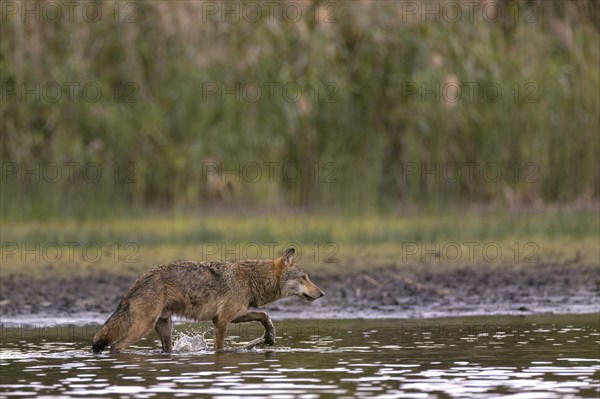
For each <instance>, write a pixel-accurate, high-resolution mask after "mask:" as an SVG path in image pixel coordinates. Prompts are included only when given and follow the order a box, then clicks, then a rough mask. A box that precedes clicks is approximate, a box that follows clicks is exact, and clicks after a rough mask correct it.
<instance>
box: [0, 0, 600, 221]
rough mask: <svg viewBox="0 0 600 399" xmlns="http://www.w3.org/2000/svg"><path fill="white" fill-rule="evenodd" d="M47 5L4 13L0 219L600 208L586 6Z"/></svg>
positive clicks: (591, 22)
mask: <svg viewBox="0 0 600 399" xmlns="http://www.w3.org/2000/svg"><path fill="white" fill-rule="evenodd" d="M25 3H27V4H28V7H30V8H32V7H33V9H35V7H38V10H39V13H40V16H41V18H39V21H36V20H35V18H31V16H28V15H25V14H23V9H22V7H24V6H23V4H25ZM49 3H53V4H58V3H56V2H48V1H31V2H13V4H16V5H17V6H18V7H21V8H18V9H17V11H15V10H14V8H9V9H7V8H6V7H5V6H3V7H4V8H3V9H2V12H3V14H2V18H3V21H2V24H1V25H0V31H1V39H0V68H1V71H2V74H1V75H2V76H1V84H2V102H1V104H0V106H1V114H2V121H1V122H0V127H1V136H2V150H1V151H2V162H3V170H2V173H3V175H2V179H3V181H2V186H3V188H2V193H1V196H2V197H1V198H2V214H3V215H4V216H14V217H29V216H33V217H47V216H50V215H106V214H109V213H110V214H114V213H118V212H126V211H130V210H131V209H145V208H148V207H152V208H168V209H173V208H176V209H187V208H196V207H212V206H218V205H223V206H227V207H229V206H236V207H239V208H257V207H258V208H265V207H266V208H302V209H327V210H338V209H344V210H349V211H358V210H360V211H379V210H384V211H385V210H389V209H396V208H398V207H402V206H409V205H415V206H417V207H429V206H435V207H437V206H442V207H443V206H446V205H456V204H467V203H488V204H494V205H499V206H505V205H506V206H514V205H521V204H546V203H557V202H559V203H562V202H573V201H584V202H585V201H594V200H597V199H598V196H599V194H600V172H599V169H598V153H599V150H600V137H599V135H598V131H599V127H600V126H599V125H600V123H599V119H598V115H599V111H600V109H599V107H600V100H599V94H598V93H600V53H599V52H600V50H599V48H600V45H599V44H600V35H599V23H598V21H599V19H600V13H599V12H598V3H596V2H594V1H572V2H558V1H556V2H554V1H551V2H547V1H496V2H491V1H482V2H481V3H478V4H477V7H476V8H475V9H474V10H473V12H472V13H470V11H469V10H468V9H467V8H465V6H464V4H463V3H461V2H450V1H440V2H411V1H404V2H403V1H339V2H337V1H335V2H312V1H302V2H299V1H294V2H292V1H288V2H282V3H278V4H279V5H278V6H277V7H276V8H268V6H267V5H265V3H258V2H257V3H251V4H253V5H254V7H255V8H252V9H251V8H249V6H248V5H247V4H250V3H241V2H239V3H237V2H230V3H228V5H226V4H225V3H223V2H209V1H191V0H190V1H177V2H167V1H140V2H113V1H97V2H93V3H87V2H82V3H77V4H78V6H77V8H76V9H75V13H74V17H73V18H72V19H71V20H70V19H67V17H68V15H66V14H64V12H66V11H68V10H62V11H63V16H62V18H61V19H59V20H58V22H56V14H52V12H53V9H52V8H48V7H49V6H48V4H49ZM490 3H493V4H494V5H496V6H497V9H498V10H501V12H502V13H503V14H502V15H503V17H502V18H497V17H494V15H493V14H491V12H490V14H489V15H486V14H483V13H482V10H483V9H484V8H485V7H486V5H488V4H490ZM88 4H94V5H93V6H90V7H92V8H93V9H99V10H101V16H100V17H98V18H96V19H95V20H94V21H93V22H92V18H90V17H89V15H92V16H93V14H92V11H93V9H92V8H90V9H88V10H86V12H88V14H87V15H85V16H83V14H82V12H83V8H84V6H86V5H88ZM432 4H433V6H432ZM449 4H450V5H449ZM434 6H436V7H437V14H435V12H434V14H427V13H424V12H423V10H425V7H434ZM44 7H46V11H45V14H44V11H43V10H44ZM227 7H229V8H227ZM284 7H287V8H286V13H284V12H282V10H283V9H284ZM411 7H413V8H411ZM415 7H416V8H415ZM457 7H458V8H460V11H461V12H462V15H461V17H460V18H457V14H456V13H455V11H456V9H458V8H457ZM435 9H436V8H435V7H434V10H435ZM227 10H229V11H227ZM256 10H259V14H256ZM298 10H299V11H298ZM415 10H416V11H415ZM477 10H479V11H477ZM492 11H493V10H492ZM471 17H472V18H471ZM57 87H59V88H60V91H57V90H58V89H57ZM98 93H100V95H98ZM59 94H60V95H59ZM53 168H54V169H53ZM56 170H58V171H59V173H60V175H59V176H58V177H56V176H57V175H56ZM98 171H100V177H98Z"/></svg>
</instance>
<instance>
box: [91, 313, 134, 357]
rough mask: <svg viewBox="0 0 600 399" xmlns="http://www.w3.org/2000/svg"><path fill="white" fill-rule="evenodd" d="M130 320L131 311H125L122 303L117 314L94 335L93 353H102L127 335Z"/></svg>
mask: <svg viewBox="0 0 600 399" xmlns="http://www.w3.org/2000/svg"><path fill="white" fill-rule="evenodd" d="M129 319H130V318H129V310H128V309H125V307H124V306H123V303H120V304H119V306H118V307H117V310H115V313H113V314H112V316H110V317H109V318H108V320H106V323H104V325H103V326H102V328H101V329H100V331H98V332H97V333H96V335H94V339H93V341H92V351H93V352H94V353H101V352H102V351H103V350H104V348H106V347H107V346H109V345H112V344H113V343H115V342H116V341H118V340H119V338H121V337H122V336H123V335H125V332H126V331H127V328H128V327H129Z"/></svg>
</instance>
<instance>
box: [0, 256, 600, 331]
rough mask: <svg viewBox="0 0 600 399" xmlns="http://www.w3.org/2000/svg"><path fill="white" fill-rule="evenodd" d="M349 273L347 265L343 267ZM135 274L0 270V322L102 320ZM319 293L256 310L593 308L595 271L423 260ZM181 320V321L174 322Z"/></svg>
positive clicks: (368, 313)
mask: <svg viewBox="0 0 600 399" xmlns="http://www.w3.org/2000/svg"><path fill="white" fill-rule="evenodd" d="M350 270H352V269H350ZM135 278H136V276H123V275H113V274H102V275H88V276H72V277H67V276H61V277H58V276H48V275H46V276H43V277H40V278H38V279H32V278H31V277H27V276H24V275H15V274H12V275H7V276H3V278H2V279H1V280H0V323H3V324H6V323H24V322H34V323H35V322H46V321H48V322H50V321H52V322H56V321H57V320H60V321H62V322H65V323H70V322H72V321H75V322H77V321H79V322H81V321H90V322H95V323H103V322H104V321H105V320H106V318H107V317H108V316H109V315H110V314H112V312H113V311H114V310H115V309H116V307H117V305H118V303H119V301H120V298H121V296H122V295H124V294H125V292H126V291H127V289H128V288H129V286H130V285H131V283H132V282H133V281H134V280H135ZM311 279H312V281H313V282H315V283H316V284H317V285H318V286H319V287H320V288H321V289H322V290H323V291H324V292H325V294H326V295H325V297H323V298H322V299H320V300H318V301H315V302H306V301H304V300H302V299H300V298H284V299H281V300H279V301H277V302H274V303H271V304H269V305H267V306H265V307H264V308H263V310H264V311H266V312H268V313H269V314H270V315H271V317H272V318H273V319H274V320H283V319H350V318H353V319H355V318H363V319H383V318H401V319H418V318H438V317H465V316H492V315H536V314H586V313H597V312H599V311H600V295H599V291H600V268H599V267H598V266H596V265H584V264H562V263H549V262H546V263H543V264H537V265H529V266H515V265H509V266H506V267H497V266H495V265H486V264H480V265H468V266H459V267H454V268H448V269H441V268H439V267H438V268H432V267H428V266H423V265H414V266H411V267H407V266H406V265H393V264H392V265H389V266H387V267H382V268H377V269H372V270H366V269H365V268H362V269H360V270H356V271H351V272H350V271H348V272H343V273H337V274H332V273H328V274H326V273H322V272H321V273H319V272H318V271H314V272H312V273H311ZM181 320H183V319H181Z"/></svg>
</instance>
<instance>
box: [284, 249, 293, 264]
mask: <svg viewBox="0 0 600 399" xmlns="http://www.w3.org/2000/svg"><path fill="white" fill-rule="evenodd" d="M295 253H296V248H294V247H291V248H288V249H287V250H286V251H285V254H284V255H283V259H284V260H285V263H287V264H291V263H292V262H293V261H294V254H295Z"/></svg>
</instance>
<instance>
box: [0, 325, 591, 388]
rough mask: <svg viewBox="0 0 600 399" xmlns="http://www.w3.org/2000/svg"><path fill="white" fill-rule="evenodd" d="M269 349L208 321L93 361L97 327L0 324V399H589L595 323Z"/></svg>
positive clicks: (370, 337) (343, 334) (384, 334)
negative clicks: (214, 343)
mask: <svg viewBox="0 0 600 399" xmlns="http://www.w3.org/2000/svg"><path fill="white" fill-rule="evenodd" d="M276 326H277V328H278V342H277V345H276V346H275V347H274V348H267V349H255V350H251V351H244V350H241V349H239V348H240V347H241V345H242V344H243V343H244V342H247V341H249V340H251V339H253V338H255V337H256V336H258V335H260V334H261V329H260V328H259V327H260V325H258V326H254V325H246V326H239V327H238V326H232V327H231V328H230V330H229V339H228V342H227V346H228V348H229V350H228V351H225V352H222V353H214V352H212V351H211V350H210V349H206V347H205V345H204V340H203V339H202V333H203V332H206V334H205V337H206V340H207V341H208V344H209V348H210V344H211V342H210V338H211V336H210V329H209V328H208V325H207V324H201V325H198V324H179V325H177V326H176V330H177V331H179V335H178V338H177V340H176V342H175V347H177V348H179V351H178V352H177V353H174V354H172V355H164V354H161V353H160V351H159V349H158V348H159V347H160V345H159V344H158V342H157V340H156V339H157V337H156V336H153V335H151V336H149V337H148V338H146V339H145V340H142V341H140V342H139V343H138V345H136V346H133V347H131V349H130V351H129V352H128V353H125V354H122V355H119V356H110V355H108V354H104V355H96V356H94V355H92V354H91V352H90V345H89V343H90V341H91V337H92V335H93V334H94V332H95V331H96V330H97V329H98V326H74V325H61V326H48V325H47V324H45V325H42V324H38V325H33V326H29V327H27V328H24V327H22V326H16V325H14V324H13V325H12V326H11V325H6V324H5V325H3V326H2V329H1V330H0V333H1V335H0V343H1V346H0V348H1V352H0V353H1V362H0V396H1V397H19V396H29V397H33V396H60V397H84V396H94V397H100V396H101V397H114V398H133V397H135V398H158V397H163V396H181V397H184V396H188V397H197V396H199V395H204V396H214V397H224V396H247V397H282V398H283V397H303V398H313V397H349V398H350V397H369V398H371V397H382V398H383V397H394V398H403V397H406V398H428V397H453V398H462V397H469V398H481V397H498V396H503V397H512V398H576V397H598V396H599V394H600V390H599V389H598V386H599V384H600V345H599V343H600V331H599V329H600V326H599V320H598V316H597V315H577V316H529V317H521V318H519V317H471V318H446V319H426V320H302V321H294V320H287V321H283V322H280V323H277V325H276Z"/></svg>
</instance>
